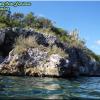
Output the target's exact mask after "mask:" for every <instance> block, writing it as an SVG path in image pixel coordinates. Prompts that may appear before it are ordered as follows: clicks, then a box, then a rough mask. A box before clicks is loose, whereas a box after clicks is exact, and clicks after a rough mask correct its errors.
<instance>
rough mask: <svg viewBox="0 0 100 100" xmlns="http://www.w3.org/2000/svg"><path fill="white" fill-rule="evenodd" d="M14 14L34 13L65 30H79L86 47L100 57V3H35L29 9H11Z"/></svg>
mask: <svg viewBox="0 0 100 100" xmlns="http://www.w3.org/2000/svg"><path fill="white" fill-rule="evenodd" d="M11 11H12V12H23V13H25V14H27V13H29V12H34V13H35V14H36V15H39V16H44V17H46V18H49V19H51V20H53V21H54V22H56V24H55V25H56V26H58V27H62V28H64V29H65V30H68V31H72V30H74V29H75V28H77V29H78V30H79V35H80V38H82V39H85V40H86V46H87V47H88V48H89V49H91V50H92V51H94V52H95V53H96V54H99V55H100V2H96V1H92V2H90V1H77V2H76V1H33V2H32V6H29V7H11Z"/></svg>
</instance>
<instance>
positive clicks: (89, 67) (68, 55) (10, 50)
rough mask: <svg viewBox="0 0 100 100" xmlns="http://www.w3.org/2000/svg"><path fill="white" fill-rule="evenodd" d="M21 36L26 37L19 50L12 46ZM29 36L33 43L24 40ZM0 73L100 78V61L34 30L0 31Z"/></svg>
mask: <svg viewBox="0 0 100 100" xmlns="http://www.w3.org/2000/svg"><path fill="white" fill-rule="evenodd" d="M20 36H23V37H24V38H25V41H26V44H25V46H22V45H23V44H24V43H25V41H24V42H23V43H22V44H21V45H20V48H21V49H20V50H19V49H18V45H17V46H13V45H14V43H15V40H16V38H17V37H20ZM29 37H31V40H32V41H33V42H34V43H33V42H31V40H28V39H27V38H29ZM21 42H22V41H20V43H21ZM28 42H29V44H28ZM23 48H24V49H23ZM16 50H17V52H16ZM22 50H23V51H22ZM0 74H1V75H18V76H23V75H28V76H51V77H74V76H79V75H87V76H100V62H99V61H96V59H95V58H93V57H90V56H89V55H88V53H86V50H85V49H83V48H80V47H78V46H68V43H64V42H61V41H60V40H59V38H58V37H57V36H56V35H53V34H52V35H51V34H45V33H43V32H36V31H35V30H34V29H22V28H21V29H16V28H13V29H5V30H0Z"/></svg>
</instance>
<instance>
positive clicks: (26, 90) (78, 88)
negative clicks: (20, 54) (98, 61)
mask: <svg viewBox="0 0 100 100" xmlns="http://www.w3.org/2000/svg"><path fill="white" fill-rule="evenodd" d="M11 98H13V99H68V100H70V99H71V100H100V78H99V77H80V78H78V79H71V80H68V79H62V78H47V77H42V78H39V77H12V76H0V99H11Z"/></svg>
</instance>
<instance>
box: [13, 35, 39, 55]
mask: <svg viewBox="0 0 100 100" xmlns="http://www.w3.org/2000/svg"><path fill="white" fill-rule="evenodd" d="M36 47H38V44H37V42H36V40H35V38H34V37H33V36H29V37H27V38H25V37H24V36H20V37H18V38H17V39H16V40H15V44H14V53H17V54H19V53H23V52H24V51H26V50H27V49H28V48H36Z"/></svg>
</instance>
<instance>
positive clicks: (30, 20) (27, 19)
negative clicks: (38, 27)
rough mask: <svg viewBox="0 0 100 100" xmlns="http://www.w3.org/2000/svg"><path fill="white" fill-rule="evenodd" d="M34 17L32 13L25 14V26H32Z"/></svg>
mask: <svg viewBox="0 0 100 100" xmlns="http://www.w3.org/2000/svg"><path fill="white" fill-rule="evenodd" d="M35 18H36V17H35V16H34V13H32V12H30V13H29V14H27V15H26V16H25V19H24V22H25V24H26V26H30V27H32V25H33V24H34V22H35Z"/></svg>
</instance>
